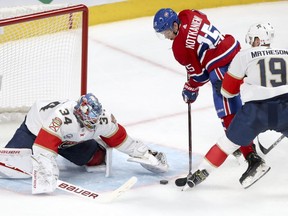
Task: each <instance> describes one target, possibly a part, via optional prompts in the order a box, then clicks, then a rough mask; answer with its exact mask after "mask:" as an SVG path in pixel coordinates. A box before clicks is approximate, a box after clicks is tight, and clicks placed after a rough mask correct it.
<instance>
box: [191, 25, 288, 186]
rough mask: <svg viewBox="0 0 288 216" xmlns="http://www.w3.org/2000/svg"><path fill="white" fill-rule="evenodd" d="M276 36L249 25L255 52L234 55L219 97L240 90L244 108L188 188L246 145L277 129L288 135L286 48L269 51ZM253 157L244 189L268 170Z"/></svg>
mask: <svg viewBox="0 0 288 216" xmlns="http://www.w3.org/2000/svg"><path fill="white" fill-rule="evenodd" d="M273 37H274V29H273V27H272V26H271V25H270V24H269V23H257V24H255V25H252V26H251V27H250V29H249V31H248V33H247V36H246V42H247V43H249V44H250V45H251V46H252V48H250V49H247V50H242V51H240V52H239V53H238V54H237V55H236V56H235V58H234V59H233V61H232V63H231V66H230V68H229V72H228V73H227V74H226V75H225V77H224V80H223V83H222V87H221V94H222V95H223V96H225V97H228V98H230V97H233V96H235V95H238V94H239V92H240V93H241V98H242V101H243V103H244V105H243V106H242V108H241V109H240V110H239V111H238V112H237V114H236V115H235V117H234V119H233V121H232V123H231V124H230V126H229V128H228V129H227V132H226V135H224V136H223V137H222V138H220V139H219V140H218V142H217V143H216V144H215V145H214V146H213V147H212V148H210V150H209V151H208V152H207V153H206V155H205V158H204V160H203V162H202V163H201V164H200V166H199V167H198V170H197V171H196V172H194V173H193V174H192V176H189V177H188V179H187V185H186V188H188V187H194V186H196V185H197V184H199V183H201V182H202V181H204V180H205V179H206V178H207V177H208V176H209V173H211V172H212V171H213V170H214V169H215V168H217V167H219V166H221V164H222V163H223V162H224V161H225V160H226V158H227V156H228V155H229V154H231V153H233V152H234V151H235V149H237V148H239V146H246V145H248V144H249V143H250V142H251V141H252V140H254V139H255V137H256V136H257V135H259V134H260V133H262V132H265V131H267V130H275V131H277V132H280V133H282V134H283V135H285V136H286V137H288V119H287V118H286V116H288V50H287V49H276V48H271V47H270V43H271V41H272V39H273ZM242 83H243V84H242ZM251 157H252V158H251V160H249V164H248V169H247V171H246V172H245V173H244V174H243V176H242V177H241V179H240V183H241V184H242V186H243V187H244V188H248V187H249V186H251V185H252V184H253V183H255V182H256V181H257V180H258V179H260V178H261V177H262V176H263V175H265V174H266V173H267V172H268V171H269V170H270V167H269V166H267V165H266V164H265V162H264V161H263V160H258V159H257V155H253V154H252V155H251Z"/></svg>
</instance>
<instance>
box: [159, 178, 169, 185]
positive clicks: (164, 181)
mask: <svg viewBox="0 0 288 216" xmlns="http://www.w3.org/2000/svg"><path fill="white" fill-rule="evenodd" d="M160 184H163V185H166V184H168V181H167V180H165V179H163V180H160Z"/></svg>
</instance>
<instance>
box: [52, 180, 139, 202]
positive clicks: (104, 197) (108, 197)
mask: <svg viewBox="0 0 288 216" xmlns="http://www.w3.org/2000/svg"><path fill="white" fill-rule="evenodd" d="M136 182H137V178H136V177H135V176H133V177H131V178H130V179H129V180H128V181H126V182H125V183H124V184H123V185H122V186H120V187H119V188H117V189H116V190H114V191H112V192H107V193H103V194H99V193H96V192H94V191H91V190H89V189H86V188H81V187H79V186H76V185H73V184H71V183H68V182H64V181H61V180H58V181H57V188H58V189H60V190H63V191H66V192H68V193H73V194H75V195H77V196H80V197H83V198H86V199H90V200H96V201H98V202H104V203H108V202H112V201H114V200H115V199H116V198H117V197H119V196H120V195H121V194H123V193H125V192H126V191H128V190H129V189H130V188H131V187H133V186H134V185H135V184H136Z"/></svg>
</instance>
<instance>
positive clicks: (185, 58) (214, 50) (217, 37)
mask: <svg viewBox="0 0 288 216" xmlns="http://www.w3.org/2000/svg"><path fill="white" fill-rule="evenodd" d="M178 17H179V19H180V20H181V25H180V28H179V32H178V35H177V36H176V37H175V39H174V41H173V45H172V50H173V54H174V57H175V59H176V60H177V61H178V62H179V63H180V64H181V65H183V66H185V67H186V70H187V72H188V75H189V78H190V79H192V80H191V81H190V84H191V86H194V87H197V86H201V85H203V84H205V83H206V82H208V81H209V72H211V71H212V70H213V69H215V68H218V67H221V66H225V65H227V64H229V63H230V62H231V61H232V59H233V57H234V56H235V55H236V53H237V52H239V50H240V44H239V42H238V41H237V40H235V39H234V37H232V36H231V35H228V34H227V35H222V34H221V33H220V31H219V30H218V29H217V28H216V27H215V26H214V25H212V24H211V23H210V21H209V20H208V18H207V16H206V15H205V14H203V13H201V12H200V11H197V10H183V11H181V12H180V13H179V15H178ZM194 81H195V83H193V82H194Z"/></svg>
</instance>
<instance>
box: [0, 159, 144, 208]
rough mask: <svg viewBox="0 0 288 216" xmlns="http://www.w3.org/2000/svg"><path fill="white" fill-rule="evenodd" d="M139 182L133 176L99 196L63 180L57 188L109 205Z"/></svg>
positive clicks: (18, 170)
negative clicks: (108, 203)
mask: <svg viewBox="0 0 288 216" xmlns="http://www.w3.org/2000/svg"><path fill="white" fill-rule="evenodd" d="M0 166H3V167H5V168H8V169H11V170H14V171H17V172H20V173H24V174H26V175H30V176H31V175H32V174H31V173H28V172H25V171H24V170H21V169H19V168H17V167H13V166H10V165H7V164H5V163H3V162H0ZM137 180H138V179H137V177H135V176H133V177H131V178H130V179H129V180H127V181H126V182H125V183H124V184H123V185H122V186H120V187H119V188H117V189H116V190H114V191H112V192H107V193H103V194H99V193H97V192H94V191H92V190H89V189H87V188H82V187H79V186H76V185H73V184H71V183H68V182H65V181H62V180H57V186H56V187H57V189H59V190H62V191H65V192H68V193H71V194H74V195H77V196H80V197H82V198H85V199H87V200H95V201H99V202H105V203H107V202H112V201H113V200H115V199H116V198H117V197H119V196H120V195H121V194H123V193H125V192H126V191H128V190H129V189H130V188H131V187H133V186H134V185H135V184H136V182H137Z"/></svg>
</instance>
